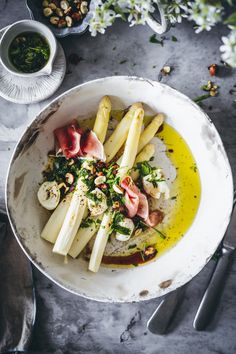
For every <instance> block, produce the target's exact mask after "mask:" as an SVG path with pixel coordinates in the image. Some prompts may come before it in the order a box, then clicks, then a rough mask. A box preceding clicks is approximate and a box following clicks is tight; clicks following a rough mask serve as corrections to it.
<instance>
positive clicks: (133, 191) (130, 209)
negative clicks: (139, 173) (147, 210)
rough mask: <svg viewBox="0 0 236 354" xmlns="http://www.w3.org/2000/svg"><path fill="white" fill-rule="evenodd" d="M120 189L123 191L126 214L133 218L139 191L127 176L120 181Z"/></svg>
mask: <svg viewBox="0 0 236 354" xmlns="http://www.w3.org/2000/svg"><path fill="white" fill-rule="evenodd" d="M121 187H122V188H124V190H125V206H126V208H127V214H128V216H129V217H130V218H133V217H134V216H135V215H136V214H137V212H138V206H139V195H138V194H139V189H138V187H137V186H136V185H135V184H134V182H133V180H132V178H131V177H129V176H126V177H125V178H124V179H123V180H122V181H121Z"/></svg>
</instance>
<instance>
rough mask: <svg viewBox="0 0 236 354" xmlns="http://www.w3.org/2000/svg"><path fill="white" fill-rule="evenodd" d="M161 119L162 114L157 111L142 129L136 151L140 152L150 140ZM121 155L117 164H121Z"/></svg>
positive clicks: (162, 118) (162, 117) (160, 123)
mask: <svg viewBox="0 0 236 354" xmlns="http://www.w3.org/2000/svg"><path fill="white" fill-rule="evenodd" d="M163 120H164V114H162V113H158V114H157V115H156V116H155V117H154V118H153V120H152V121H151V123H149V124H148V126H147V127H146V128H145V129H144V131H143V132H142V133H141V135H140V139H139V144H138V152H140V151H141V150H142V149H143V148H144V147H145V146H146V145H147V144H148V143H149V142H150V140H152V138H153V137H154V136H155V134H156V133H157V131H158V129H159V128H160V126H161V125H162V123H163ZM122 157H123V156H121V157H120V158H119V159H118V160H117V163H118V165H120V164H121V160H122Z"/></svg>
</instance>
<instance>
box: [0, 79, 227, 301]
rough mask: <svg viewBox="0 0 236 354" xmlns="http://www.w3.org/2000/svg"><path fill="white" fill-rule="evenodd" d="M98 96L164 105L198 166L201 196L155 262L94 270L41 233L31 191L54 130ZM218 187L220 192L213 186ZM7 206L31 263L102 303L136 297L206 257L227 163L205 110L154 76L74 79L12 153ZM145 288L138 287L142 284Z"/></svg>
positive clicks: (119, 103)
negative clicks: (66, 257) (181, 232)
mask: <svg viewBox="0 0 236 354" xmlns="http://www.w3.org/2000/svg"><path fill="white" fill-rule="evenodd" d="M103 95H109V96H110V97H111V100H112V104H113V107H114V108H116V109H122V108H124V107H127V106H129V105H130V104H131V103H133V102H135V101H142V102H144V103H145V104H146V105H148V106H149V108H150V109H152V110H153V111H155V112H156V111H159V112H164V113H165V114H166V116H167V117H168V118H167V122H168V123H169V124H170V125H172V126H173V127H174V128H175V129H176V130H177V131H178V132H179V133H180V134H181V135H182V136H183V137H184V139H185V141H186V142H187V143H188V145H189V147H190V149H191V151H192V153H193V155H194V157H195V159H196V162H197V165H198V169H199V173H200V178H201V184H202V196H201V201H200V206H199V209H198V212H197V215H196V218H195V220H194V222H193V224H192V226H191V227H190V229H189V230H188V232H187V233H186V234H185V236H184V237H183V238H182V239H181V240H180V241H179V242H178V243H177V245H176V246H175V247H173V248H172V249H170V250H169V251H167V252H166V253H164V254H163V255H162V256H161V257H160V258H158V259H157V260H156V261H154V262H152V263H150V264H148V265H146V266H142V267H136V268H132V269H119V270H116V271H115V272H112V270H111V269H107V268H103V267H101V268H100V270H99V272H98V273H97V274H93V273H91V272H89V271H88V270H87V266H88V264H87V263H86V262H85V261H84V260H82V259H80V260H76V261H69V263H68V264H64V263H63V259H62V258H61V257H60V256H58V255H56V254H53V253H52V247H51V245H49V244H47V242H45V241H43V240H42V239H41V238H40V232H41V230H42V228H43V226H44V224H45V222H46V220H47V218H48V213H47V211H45V210H44V209H43V208H42V207H40V205H39V203H38V201H37V196H36V194H37V190H38V186H39V183H40V182H41V180H42V171H43V168H44V165H45V163H46V161H47V153H48V151H49V150H51V149H52V148H53V144H54V139H53V130H54V129H55V128H57V127H59V126H62V125H65V124H67V123H68V122H70V121H71V120H72V119H73V118H74V117H77V116H80V117H86V116H87V117H89V116H91V115H93V114H94V113H95V112H96V110H97V107H98V102H99V100H100V99H101V97H102V96H103ZM219 189H220V192H219ZM6 196H7V209H8V213H9V218H10V221H11V225H12V228H13V230H14V233H15V236H16V238H17V240H18V242H19V244H20V246H21V247H22V249H23V250H24V252H25V254H26V255H27V257H29V259H30V260H31V261H32V262H33V263H34V265H35V266H36V267H37V268H38V269H39V270H40V271H41V272H42V273H44V274H45V275H46V276H47V277H48V278H50V279H51V280H53V281H54V282H55V283H57V284H58V285H60V286H61V287H63V288H64V289H67V290H68V291H70V292H72V293H74V294H78V295H81V296H84V297H87V298H91V299H94V300H99V301H106V302H113V301H117V302H125V301H140V300H146V299H151V298H154V297H158V296H162V295H164V294H166V293H168V292H170V291H172V290H174V289H176V288H178V287H179V286H181V285H183V284H185V283H186V282H188V281H189V280H190V279H191V278H193V277H194V276H195V275H196V274H197V273H198V272H199V271H200V270H201V269H202V268H203V267H204V265H205V264H206V263H207V262H208V261H209V259H210V258H211V256H212V255H213V253H214V251H215V250H216V248H217V246H218V245H219V243H220V241H221V239H222V237H223V235H224V232H225V230H226V227H227V225H228V222H229V218H230V213H231V209H232V201H233V183H232V174H231V169H230V165H229V162H228V159H227V156H226V153H225V150H224V147H223V145H222V141H221V139H220V137H219V134H218V133H217V131H216V129H215V127H214V125H213V123H212V122H211V121H210V119H209V118H208V116H207V115H206V114H205V113H204V112H203V111H202V110H201V109H200V108H199V107H198V106H197V105H196V104H195V103H193V102H192V101H191V100H190V99H189V98H187V97H186V96H184V95H182V94H181V93H179V92H177V91H176V90H174V89H172V88H170V87H168V86H166V85H163V84H161V83H158V82H155V81H151V80H145V79H142V78H137V77H126V76H121V77H117V76H116V77H107V78H104V79H98V80H95V81H90V82H87V83H85V84H82V85H79V86H77V87H75V88H73V89H71V90H69V91H67V92H66V93H64V94H63V95H61V96H59V97H58V98H57V99H56V100H54V101H53V102H52V103H51V104H49V105H48V106H47V107H46V108H44V109H43V110H42V111H41V112H40V113H39V114H38V115H37V117H36V118H35V120H34V121H33V122H32V124H31V125H30V126H29V127H28V128H27V129H26V131H25V133H24V134H23V136H22V138H21V139H20V141H19V143H18V145H17V147H16V149H15V152H14V154H13V157H12V160H11V163H10V168H9V174H8V179H7V191H6ZM144 290H145V291H144Z"/></svg>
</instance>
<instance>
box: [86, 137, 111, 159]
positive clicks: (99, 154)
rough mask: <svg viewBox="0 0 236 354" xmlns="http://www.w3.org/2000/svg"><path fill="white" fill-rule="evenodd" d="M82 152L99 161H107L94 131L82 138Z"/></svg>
mask: <svg viewBox="0 0 236 354" xmlns="http://www.w3.org/2000/svg"><path fill="white" fill-rule="evenodd" d="M81 150H82V152H83V153H84V154H87V155H89V156H92V157H95V158H96V159H98V160H102V161H105V159H106V158H105V153H104V148H103V145H102V143H101V142H100V141H99V140H98V138H97V135H96V134H95V133H94V132H92V131H88V132H87V133H85V134H84V135H83V136H82V141H81Z"/></svg>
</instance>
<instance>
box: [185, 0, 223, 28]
mask: <svg viewBox="0 0 236 354" xmlns="http://www.w3.org/2000/svg"><path fill="white" fill-rule="evenodd" d="M188 6H189V8H188V11H187V13H188V20H190V21H194V22H195V23H196V24H197V29H196V33H199V32H201V31H203V30H206V31H210V30H211V28H212V27H213V26H215V24H216V23H218V22H220V21H221V19H222V12H223V7H222V6H221V5H220V3H215V4H214V5H211V4H209V3H207V2H206V1H205V0H196V1H193V2H188Z"/></svg>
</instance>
